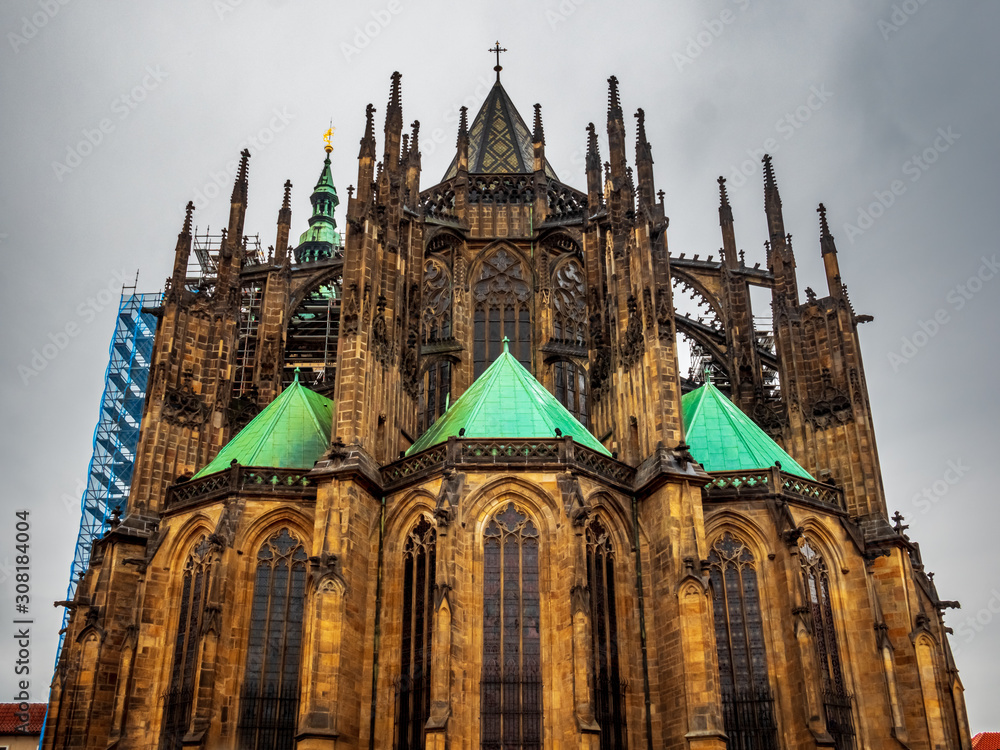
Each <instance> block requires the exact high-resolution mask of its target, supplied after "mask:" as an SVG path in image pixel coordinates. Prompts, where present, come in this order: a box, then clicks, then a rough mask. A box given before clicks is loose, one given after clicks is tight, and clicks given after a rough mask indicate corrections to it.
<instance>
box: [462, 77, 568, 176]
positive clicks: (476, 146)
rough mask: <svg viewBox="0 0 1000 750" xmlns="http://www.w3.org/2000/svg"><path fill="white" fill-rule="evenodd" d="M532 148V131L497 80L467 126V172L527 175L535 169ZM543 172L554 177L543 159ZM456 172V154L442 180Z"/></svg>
mask: <svg viewBox="0 0 1000 750" xmlns="http://www.w3.org/2000/svg"><path fill="white" fill-rule="evenodd" d="M534 162H535V148H534V146H533V145H532V142H531V131H530V130H528V126H527V125H525V124H524V120H522V119H521V115H520V114H519V113H518V111H517V108H516V107H515V106H514V103H513V102H512V101H511V100H510V97H509V96H507V92H506V91H504V88H503V86H501V85H500V81H499V79H498V80H497V82H496V83H495V84H493V88H492V89H491V90H490V93H489V94H488V95H487V97H486V101H485V102H483V106H482V107H481V108H480V110H479V113H478V114H477V115H476V117H475V119H474V120H473V121H472V126H471V127H470V128H469V172H470V173H472V174H526V173H528V172H533V171H534ZM544 168H545V174H546V175H547V176H548V177H549V178H551V179H553V180H555V179H557V178H556V173H555V171H554V170H553V169H552V165H551V164H549V160H548V159H546V160H545V164H544ZM456 174H458V156H457V155H456V156H455V158H454V159H453V160H452V162H451V166H450V167H448V171H447V172H446V173H445V176H444V179H446V180H450V179H451V178H452V177H454V176H455V175H456Z"/></svg>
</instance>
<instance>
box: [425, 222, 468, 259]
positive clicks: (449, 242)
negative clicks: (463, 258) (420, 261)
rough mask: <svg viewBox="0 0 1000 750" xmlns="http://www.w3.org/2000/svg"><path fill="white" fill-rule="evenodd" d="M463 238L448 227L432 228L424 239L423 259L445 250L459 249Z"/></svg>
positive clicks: (463, 241) (463, 242) (462, 243)
mask: <svg viewBox="0 0 1000 750" xmlns="http://www.w3.org/2000/svg"><path fill="white" fill-rule="evenodd" d="M464 244H465V238H463V237H462V236H461V235H460V234H458V233H457V232H456V231H455V230H454V229H451V228H450V227H432V228H431V229H429V230H428V232H427V235H426V236H425V237H424V257H427V256H428V254H429V253H435V252H439V251H441V250H444V249H446V248H460V247H462V246H463V245H464Z"/></svg>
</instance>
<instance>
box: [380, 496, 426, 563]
mask: <svg viewBox="0 0 1000 750" xmlns="http://www.w3.org/2000/svg"><path fill="white" fill-rule="evenodd" d="M436 503H437V499H436V498H435V497H434V495H432V494H431V493H430V492H428V491H427V490H425V489H422V488H417V489H414V490H411V491H410V492H407V493H406V494H405V495H403V496H402V497H399V498H398V499H396V500H395V501H394V502H393V504H392V509H391V510H387V512H386V514H385V535H384V537H383V539H384V543H383V554H384V555H386V556H388V555H395V554H401V553H402V550H403V545H404V544H405V543H406V538H407V534H408V533H409V530H410V528H411V527H412V526H413V525H414V524H416V523H417V522H418V519H419V518H420V517H421V516H424V515H426V516H430V517H431V519H433V518H434V506H435V504H436ZM435 525H436V524H435Z"/></svg>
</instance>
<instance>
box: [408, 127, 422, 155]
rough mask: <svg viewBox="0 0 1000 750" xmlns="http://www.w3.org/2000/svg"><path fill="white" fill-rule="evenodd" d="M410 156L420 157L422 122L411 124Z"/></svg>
mask: <svg viewBox="0 0 1000 750" xmlns="http://www.w3.org/2000/svg"><path fill="white" fill-rule="evenodd" d="M410 154H412V155H414V156H420V120H414V121H413V122H411V123H410Z"/></svg>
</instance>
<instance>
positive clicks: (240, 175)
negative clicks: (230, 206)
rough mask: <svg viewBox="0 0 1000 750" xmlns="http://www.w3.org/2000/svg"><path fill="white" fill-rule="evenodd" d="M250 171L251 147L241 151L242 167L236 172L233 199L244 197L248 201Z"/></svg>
mask: <svg viewBox="0 0 1000 750" xmlns="http://www.w3.org/2000/svg"><path fill="white" fill-rule="evenodd" d="M249 172H250V149H248V148H245V149H243V150H242V151H241V152H240V168H239V171H238V172H237V173H236V182H235V183H234V184H233V197H232V201H233V203H235V202H236V201H238V200H240V199H242V200H243V201H244V202H246V197H247V177H248V175H249Z"/></svg>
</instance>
